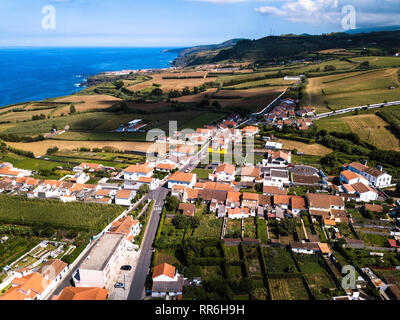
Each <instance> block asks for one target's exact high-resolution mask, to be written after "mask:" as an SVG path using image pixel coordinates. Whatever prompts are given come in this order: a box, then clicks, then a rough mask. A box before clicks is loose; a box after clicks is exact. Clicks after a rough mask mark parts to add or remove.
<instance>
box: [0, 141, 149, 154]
mask: <svg viewBox="0 0 400 320" xmlns="http://www.w3.org/2000/svg"><path fill="white" fill-rule="evenodd" d="M7 145H9V146H11V147H13V148H16V149H20V150H25V151H31V152H33V153H34V155H35V156H43V155H45V154H46V152H47V149H49V148H54V147H58V148H59V149H60V150H69V151H72V150H74V149H76V148H78V149H79V148H90V149H91V148H99V149H102V148H104V147H110V148H114V149H116V150H122V151H125V150H130V151H140V152H147V151H148V150H153V146H154V143H151V142H129V141H74V142H71V141H68V140H42V141H37V142H29V143H25V142H7ZM154 150H155V149H154Z"/></svg>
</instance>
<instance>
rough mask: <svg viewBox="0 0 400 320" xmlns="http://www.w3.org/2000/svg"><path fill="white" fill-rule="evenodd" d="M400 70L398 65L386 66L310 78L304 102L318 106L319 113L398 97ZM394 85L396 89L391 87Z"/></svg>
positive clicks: (392, 99)
mask: <svg viewBox="0 0 400 320" xmlns="http://www.w3.org/2000/svg"><path fill="white" fill-rule="evenodd" d="M397 72H398V70H397V69H383V70H372V71H360V72H351V73H345V74H336V75H331V76H324V77H317V78H310V79H309V83H308V85H307V88H306V91H305V100H304V102H305V104H307V105H309V106H313V107H315V108H316V111H317V113H323V112H327V111H330V110H339V109H343V108H346V107H355V106H360V105H367V104H374V103H383V102H384V101H385V100H387V101H394V100H398V98H399V95H400V88H399V79H398V74H397ZM391 86H394V87H395V89H392V90H390V89H389V87H391Z"/></svg>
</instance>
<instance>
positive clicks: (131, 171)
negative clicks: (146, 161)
mask: <svg viewBox="0 0 400 320" xmlns="http://www.w3.org/2000/svg"><path fill="white" fill-rule="evenodd" d="M153 173H154V168H152V167H148V166H145V165H133V166H129V167H128V168H126V169H124V171H123V174H124V180H133V181H137V180H138V179H139V177H151V176H152V175H153Z"/></svg>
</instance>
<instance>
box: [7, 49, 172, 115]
mask: <svg viewBox="0 0 400 320" xmlns="http://www.w3.org/2000/svg"><path fill="white" fill-rule="evenodd" d="M164 49H165V48H0V107H1V106H5V105H9V104H14V103H19V102H24V101H38V100H43V99H46V98H54V97H58V96H65V95H69V94H71V93H73V92H76V91H79V90H82V88H79V84H80V83H82V82H84V81H85V78H87V77H89V76H92V75H95V74H98V73H100V72H104V71H118V70H127V69H129V70H131V69H150V68H166V67H169V66H170V62H171V61H172V60H174V59H175V57H176V54H175V53H168V52H162V51H163V50H164Z"/></svg>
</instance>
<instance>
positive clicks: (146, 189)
mask: <svg viewBox="0 0 400 320" xmlns="http://www.w3.org/2000/svg"><path fill="white" fill-rule="evenodd" d="M149 191H150V187H149V185H148V184H145V183H144V184H142V185H141V186H140V188H139V193H140V194H142V195H143V194H145V193H148V192H149Z"/></svg>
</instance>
